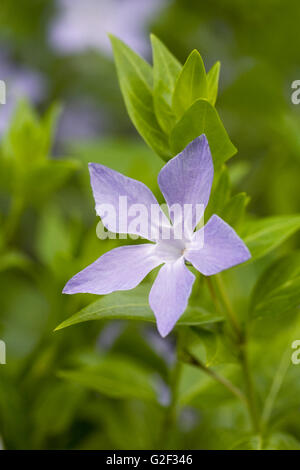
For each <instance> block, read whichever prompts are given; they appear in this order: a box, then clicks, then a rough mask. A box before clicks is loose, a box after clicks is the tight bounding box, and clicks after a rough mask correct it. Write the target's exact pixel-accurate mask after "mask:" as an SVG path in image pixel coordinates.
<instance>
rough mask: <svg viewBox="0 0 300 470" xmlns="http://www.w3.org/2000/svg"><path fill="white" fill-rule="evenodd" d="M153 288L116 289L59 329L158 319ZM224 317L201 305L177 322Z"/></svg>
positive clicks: (205, 321) (191, 309) (184, 323)
mask: <svg viewBox="0 0 300 470" xmlns="http://www.w3.org/2000/svg"><path fill="white" fill-rule="evenodd" d="M148 294H149V288H148V289H146V288H145V287H144V286H141V287H138V288H136V289H134V290H131V291H125V292H115V293H112V294H110V295H107V296H104V297H102V298H100V299H99V300H96V302H93V303H92V304H90V305H88V306H87V307H85V308H84V309H82V310H81V311H80V312H78V313H76V314H75V315H73V316H72V317H70V318H68V319H67V320H65V321H64V322H62V323H61V324H60V325H59V326H58V327H57V328H56V330H60V329H62V328H66V327H67V326H71V325H75V324H76V323H82V322H86V321H90V320H113V319H115V320H116V319H119V320H120V319H121V320H139V321H147V322H153V323H154V322H155V317H154V314H153V312H152V310H151V308H150V306H149V302H148ZM222 320H223V318H222V317H221V316H220V315H217V314H215V313H210V312H208V311H206V310H204V309H203V308H201V307H188V308H187V309H186V311H185V313H184V314H183V315H182V317H181V318H180V320H179V321H178V322H177V326H180V325H201V324H205V323H214V322H218V321H222Z"/></svg>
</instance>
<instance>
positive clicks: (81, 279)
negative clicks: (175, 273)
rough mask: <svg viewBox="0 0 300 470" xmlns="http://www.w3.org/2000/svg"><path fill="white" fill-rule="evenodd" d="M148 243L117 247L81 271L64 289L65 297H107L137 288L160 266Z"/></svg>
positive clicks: (152, 247)
mask: <svg viewBox="0 0 300 470" xmlns="http://www.w3.org/2000/svg"><path fill="white" fill-rule="evenodd" d="M154 246H155V245H153V244H151V243H147V244H142V245H128V246H120V247H118V248H114V249H113V250H111V251H108V252H107V253H105V254H104V255H103V256H101V257H100V258H99V259H97V261H95V262H94V263H92V264H90V265H89V266H88V267H87V268H85V269H83V270H82V271H80V272H79V273H78V274H76V275H75V276H74V277H72V279H70V280H69V281H68V282H67V284H66V286H65V287H64V290H63V293H64V294H77V293H79V292H81V293H89V294H98V295H102V294H110V293H111V292H114V291H117V290H129V289H133V288H134V287H136V286H137V285H138V284H139V283H140V282H141V281H142V280H143V279H144V277H145V276H146V275H147V274H148V273H149V272H150V271H152V269H154V268H155V267H156V266H159V265H160V264H162V261H161V260H160V258H158V257H157V256H156V255H155V253H154Z"/></svg>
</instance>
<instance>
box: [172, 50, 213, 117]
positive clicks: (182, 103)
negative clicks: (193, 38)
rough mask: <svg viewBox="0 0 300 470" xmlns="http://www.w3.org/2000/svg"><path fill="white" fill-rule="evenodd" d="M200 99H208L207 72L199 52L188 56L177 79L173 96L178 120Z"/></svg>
mask: <svg viewBox="0 0 300 470" xmlns="http://www.w3.org/2000/svg"><path fill="white" fill-rule="evenodd" d="M199 98H204V99H205V98H207V82H206V72H205V67H204V64H203V60H202V58H201V55H200V54H199V52H198V51H196V50H193V51H192V52H191V54H190V55H189V56H188V58H187V60H186V62H185V64H184V66H183V68H182V70H181V72H180V75H179V77H178V79H177V82H176V85H175V89H174V94H173V104H172V107H173V111H174V113H175V114H176V116H177V117H178V118H180V117H181V116H182V115H183V114H184V112H185V111H186V110H187V109H188V108H189V107H190V106H191V105H192V104H193V103H194V102H195V101H196V100H197V99H199Z"/></svg>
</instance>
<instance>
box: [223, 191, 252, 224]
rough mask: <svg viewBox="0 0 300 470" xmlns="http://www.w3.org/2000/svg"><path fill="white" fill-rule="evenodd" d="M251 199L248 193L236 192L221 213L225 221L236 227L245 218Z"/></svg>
mask: <svg viewBox="0 0 300 470" xmlns="http://www.w3.org/2000/svg"><path fill="white" fill-rule="evenodd" d="M249 201H250V198H249V196H247V194H246V193H238V194H235V195H234V196H232V197H231V198H230V199H229V201H228V202H227V203H226V204H225V206H224V207H223V209H222V210H221V212H220V214H219V215H220V216H221V217H222V219H224V220H225V222H227V223H228V224H229V225H231V227H233V228H236V227H238V226H239V224H240V222H241V220H242V219H243V216H244V214H245V210H246V207H247V204H248V203H249Z"/></svg>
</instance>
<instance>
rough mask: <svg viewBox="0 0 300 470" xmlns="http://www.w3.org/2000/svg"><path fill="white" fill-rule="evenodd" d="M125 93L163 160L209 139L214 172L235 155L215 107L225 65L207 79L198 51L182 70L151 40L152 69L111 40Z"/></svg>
mask: <svg viewBox="0 0 300 470" xmlns="http://www.w3.org/2000/svg"><path fill="white" fill-rule="evenodd" d="M111 42H112V46H113V50H114V56H115V61H116V66H117V72H118V77H119V82H120V86H121V91H122V94H123V97H124V100H125V104H126V108H127V111H128V114H129V116H130V118H131V120H132V122H133V124H134V125H135V127H136V129H137V130H138V132H139V133H140V134H141V136H142V137H143V138H144V140H145V141H146V143H147V144H148V145H149V146H150V147H151V148H152V149H153V150H154V151H155V152H156V153H157V154H158V155H159V156H161V157H162V158H163V159H164V160H168V159H170V158H172V157H173V156H174V155H175V154H177V153H178V152H180V151H181V150H183V149H184V148H185V147H186V145H187V144H188V143H189V142H191V141H192V140H193V139H194V138H195V137H198V136H199V135H201V134H203V133H204V134H206V136H207V138H208V141H209V144H210V148H211V151H212V155H213V159H214V165H215V168H218V167H220V166H221V164H222V163H223V162H225V161H226V160H228V159H229V158H230V157H231V156H232V155H234V154H235V153H236V148H235V147H234V145H233V144H232V143H231V141H230V139H229V137H228V134H227V132H226V131H225V129H224V126H223V124H222V122H221V120H220V118H219V116H218V114H217V112H216V110H215V108H214V104H215V101H216V97H217V90H218V79H219V70H220V64H219V63H218V62H217V63H216V64H215V65H214V66H213V68H212V69H211V70H210V72H209V73H208V74H206V72H205V68H204V64H203V61H202V58H201V56H200V54H199V53H198V52H197V51H193V52H192V53H191V54H190V56H189V57H188V59H187V61H186V63H185V64H184V66H183V67H182V66H181V64H180V63H179V62H178V61H177V59H176V58H175V57H174V56H173V55H172V54H171V53H170V52H169V51H168V49H167V48H166V47H165V46H164V45H163V44H162V43H161V42H160V41H159V40H158V39H157V38H156V37H155V36H151V42H152V50H153V69H152V68H151V66H150V65H149V64H148V63H147V62H145V61H144V60H143V59H142V58H141V57H140V56H138V55H137V54H136V53H135V52H133V51H132V50H131V49H130V48H128V47H127V46H126V45H125V44H124V43H123V42H122V41H120V40H119V39H117V38H116V37H114V36H111Z"/></svg>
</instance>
